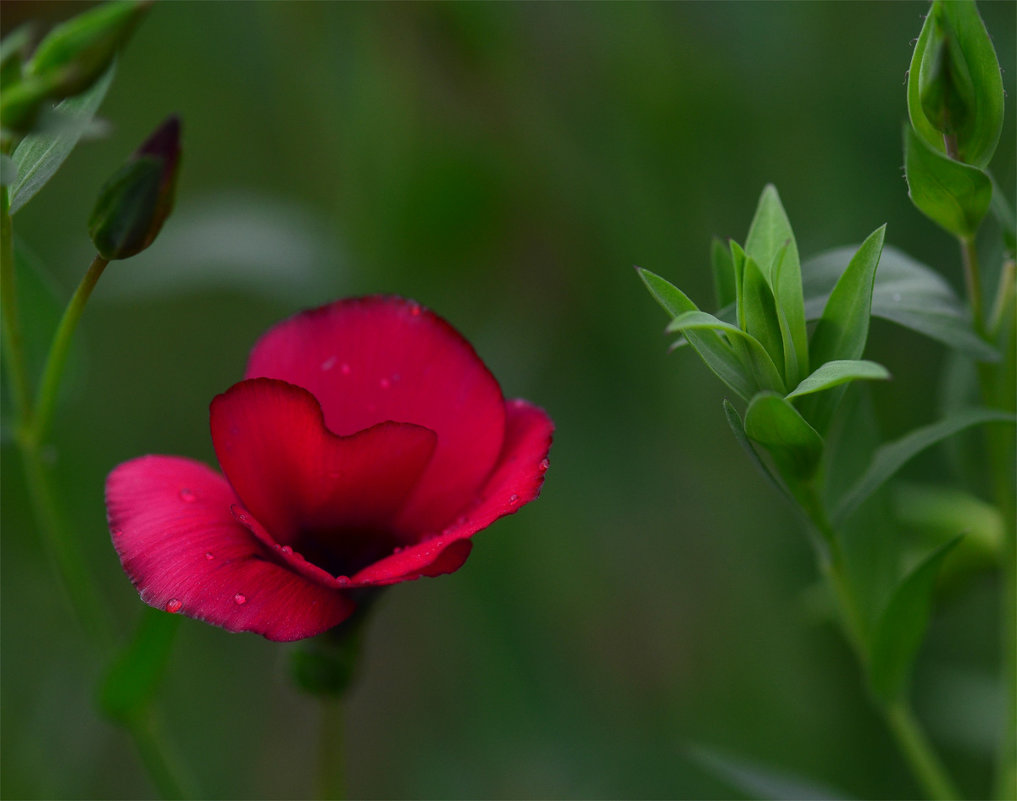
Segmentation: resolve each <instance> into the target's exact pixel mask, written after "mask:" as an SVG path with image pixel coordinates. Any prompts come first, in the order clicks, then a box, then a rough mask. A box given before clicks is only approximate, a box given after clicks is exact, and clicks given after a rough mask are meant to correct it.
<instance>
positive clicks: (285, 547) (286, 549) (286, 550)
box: [280, 545, 293, 553]
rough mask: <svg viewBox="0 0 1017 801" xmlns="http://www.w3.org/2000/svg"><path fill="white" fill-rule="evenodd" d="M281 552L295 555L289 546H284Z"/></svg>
mask: <svg viewBox="0 0 1017 801" xmlns="http://www.w3.org/2000/svg"><path fill="white" fill-rule="evenodd" d="M280 550H281V551H282V552H283V553H293V549H292V548H291V547H290V546H289V545H284V546H283V547H282V548H281V549H280Z"/></svg>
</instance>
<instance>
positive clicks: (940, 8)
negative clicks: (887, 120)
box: [907, 0, 1003, 167]
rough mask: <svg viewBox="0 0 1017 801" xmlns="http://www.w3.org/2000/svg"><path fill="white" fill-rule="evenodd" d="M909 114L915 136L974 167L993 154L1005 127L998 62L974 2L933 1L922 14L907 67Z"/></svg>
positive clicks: (984, 161)
mask: <svg viewBox="0 0 1017 801" xmlns="http://www.w3.org/2000/svg"><path fill="white" fill-rule="evenodd" d="M907 98H908V114H909V116H910V118H911V124H912V125H913V126H914V127H915V129H916V132H917V135H918V136H919V137H920V138H921V139H922V140H923V141H924V142H925V143H926V144H927V145H929V146H930V147H931V148H932V149H933V150H936V151H938V152H944V151H945V145H944V143H943V135H944V134H949V135H951V136H953V137H954V138H955V140H956V147H957V156H958V158H959V159H960V160H961V161H963V162H965V163H967V164H974V165H975V166H977V167H985V166H986V165H988V163H989V161H990V160H991V159H992V155H993V153H995V151H996V146H997V144H998V143H999V136H1000V133H1001V131H1002V129H1003V81H1002V77H1001V75H1000V70H999V61H998V60H997V58H996V52H995V50H994V49H993V47H992V41H991V40H990V38H989V34H988V31H986V29H985V24H984V23H983V22H982V19H981V17H980V16H979V14H978V8H977V6H976V5H975V3H974V2H952V1H951V2H943V1H942V0H936V2H934V3H933V4H932V9H931V10H930V11H929V14H928V16H927V17H926V18H925V24H924V25H923V26H922V32H921V34H920V35H919V37H918V43H917V45H916V46H915V51H914V54H913V56H912V59H911V68H910V70H909V71H908V88H907Z"/></svg>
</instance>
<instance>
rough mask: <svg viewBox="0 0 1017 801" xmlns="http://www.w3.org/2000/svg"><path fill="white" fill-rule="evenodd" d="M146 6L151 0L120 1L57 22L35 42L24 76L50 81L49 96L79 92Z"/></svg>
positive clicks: (101, 68) (106, 64)
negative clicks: (36, 43) (34, 48)
mask: <svg viewBox="0 0 1017 801" xmlns="http://www.w3.org/2000/svg"><path fill="white" fill-rule="evenodd" d="M150 5H151V0H120V1H119V2H114V3H107V4H105V5H101V6H98V7H96V8H93V9H90V10H89V11H86V12H85V13H83V14H79V15H78V16H76V17H74V18H72V19H70V20H68V21H67V22H64V23H63V24H61V25H58V26H57V27H55V28H53V30H52V31H50V32H49V34H47V36H46V38H44V39H43V40H42V42H40V43H39V47H38V48H36V51H35V54H34V55H33V56H32V60H31V61H30V62H29V63H28V67H27V71H26V72H27V75H28V76H35V77H38V78H42V79H45V80H46V81H47V82H50V83H51V84H52V90H51V97H53V98H57V99H59V98H63V97H71V96H73V95H76V94H80V93H81V92H83V91H85V90H86V89H87V88H88V87H89V86H91V85H92V84H93V83H95V81H96V80H97V79H98V78H99V76H100V75H102V73H103V72H105V71H106V68H107V67H109V65H110V62H111V61H112V60H113V57H114V56H115V55H116V53H117V50H119V49H120V47H121V45H123V44H124V42H126V41H127V38H128V37H129V36H130V35H131V33H132V32H133V31H134V28H135V27H136V26H137V24H138V22H139V21H140V20H141V17H142V15H143V14H144V13H145V12H146V11H147V10H148V7H149V6H150Z"/></svg>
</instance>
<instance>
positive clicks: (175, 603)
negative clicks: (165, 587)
mask: <svg viewBox="0 0 1017 801" xmlns="http://www.w3.org/2000/svg"><path fill="white" fill-rule="evenodd" d="M183 605H184V604H183V601H179V600H177V599H176V598H171V599H170V600H168V601H167V602H166V611H167V612H169V613H170V614H171V615H175V614H176V613H177V612H179V611H180V608H181V607H182V606H183Z"/></svg>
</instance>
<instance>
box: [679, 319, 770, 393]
mask: <svg viewBox="0 0 1017 801" xmlns="http://www.w3.org/2000/svg"><path fill="white" fill-rule="evenodd" d="M666 330H667V331H668V332H669V333H672V334H673V333H677V332H681V333H683V334H685V336H686V337H690V341H691V336H692V332H694V331H704V330H705V331H714V332H716V331H723V332H724V333H725V334H728V335H729V338H730V340H731V347H732V349H733V350H734V352H735V353H736V354H739V357H740V361H741V362H742V363H743V365H744V366H745V367H747V368H748V369H749V370H750V371H751V373H752V377H753V379H754V381H755V385H756V386H757V387H759V388H762V389H769V390H773V391H775V392H780V393H781V394H782V395H783V394H784V392H786V390H785V389H784V381H783V379H782V378H781V377H780V373H779V372H778V371H777V368H776V367H775V366H774V364H773V359H771V358H770V356H769V354H768V353H767V352H766V350H764V348H763V346H762V345H760V344H759V340H757V339H756V338H755V337H752V336H749V335H748V334H747V333H745V332H744V331H742V330H741V329H740V328H738V326H736V325H731V323H725V322H724V321H723V320H718V319H717V318H716V317H714V316H713V315H712V314H707V313H706V312H704V311H687V312H683V313H682V314H679V315H678V316H677V317H675V318H674V319H673V320H672V321H671V324H670V325H669V326H668V327H667V329H666Z"/></svg>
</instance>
